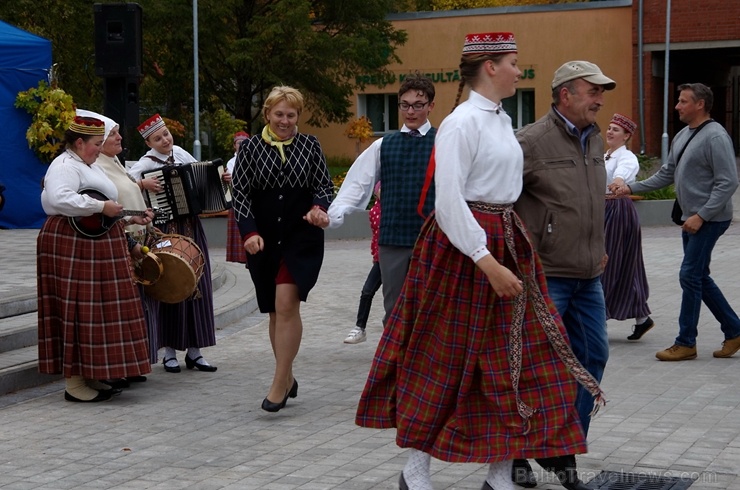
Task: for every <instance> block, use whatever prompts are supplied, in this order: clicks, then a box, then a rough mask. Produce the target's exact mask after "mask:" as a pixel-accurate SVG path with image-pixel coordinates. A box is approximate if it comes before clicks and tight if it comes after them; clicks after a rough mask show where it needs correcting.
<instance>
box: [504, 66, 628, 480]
mask: <svg viewBox="0 0 740 490" xmlns="http://www.w3.org/2000/svg"><path fill="white" fill-rule="evenodd" d="M616 85H617V84H616V83H615V82H614V80H612V79H610V78H608V77H606V76H605V75H604V74H603V73H602V72H601V69H600V68H599V67H598V66H596V65H595V64H593V63H590V62H588V61H569V62H567V63H565V64H563V65H562V66H561V67H560V68H558V69H557V71H556V72H555V77H554V79H553V81H552V84H551V87H552V98H553V105H552V108H551V109H550V112H548V114H547V115H545V116H544V117H542V118H540V119H539V120H537V121H536V122H534V123H533V124H530V125H529V126H527V127H525V128H523V129H521V130H520V131H519V132H518V133H517V140H519V143H520V144H521V146H522V150H523V151H524V187H523V189H522V194H521V196H520V197H519V200H518V201H517V203H516V211H517V213H518V214H519V215H520V216H521V218H522V219H523V220H524V222H525V224H526V225H527V229H528V231H529V232H530V236H531V238H532V242H533V245H534V247H535V248H536V250H537V252H538V253H539V255H540V258H541V259H542V265H543V266H544V269H545V275H546V276H547V287H548V290H549V293H550V298H551V299H552V300H553V302H554V303H555V306H556V307H557V309H558V312H559V313H560V316H561V317H562V318H563V323H564V324H565V328H566V330H567V331H568V336H569V337H570V341H571V345H572V348H573V352H574V353H575V355H576V356H577V357H578V360H579V361H580V362H581V364H583V366H584V367H585V368H586V369H587V370H588V371H589V372H590V373H591V374H592V375H593V376H594V378H596V379H597V380H598V381H601V378H602V376H603V374H604V368H605V366H606V361H607V359H608V357H609V339H608V337H607V333H606V308H605V304H604V292H603V290H602V288H601V281H600V276H601V273H602V272H603V270H604V265H605V263H606V249H605V246H604V192H605V189H606V167H605V165H604V142H603V140H602V139H601V136H600V135H599V133H600V130H599V127H598V126H597V125H596V114H597V113H598V111H599V110H600V109H601V106H602V105H603V102H604V91H606V90H612V89H614V88H615V87H616ZM593 403H594V401H593V398H592V397H591V395H590V394H589V393H588V391H586V390H585V389H583V387H580V386H579V392H578V398H577V400H576V407H577V409H578V414H579V415H580V418H581V423H582V425H583V430H584V432H585V433H588V426H589V422H590V420H591V416H590V414H591V411H592V410H593ZM538 463H540V465H541V466H542V467H543V468H545V469H546V470H549V471H555V472H556V473H557V476H558V479H559V480H560V483H561V484H562V485H563V486H564V487H565V488H568V489H570V490H580V489H586V488H588V487H586V486H585V485H584V484H583V483H582V482H581V481H580V480H579V478H578V474H577V472H576V460H575V455H570V456H562V457H558V458H547V459H542V460H538ZM513 471H514V474H513V475H512V476H513V478H514V481H515V482H517V483H520V484H522V485H523V486H534V485H535V484H536V482H535V481H534V474H533V473H531V470H529V464H528V463H527V462H526V461H525V460H515V462H514V469H513ZM522 477H524V478H522Z"/></svg>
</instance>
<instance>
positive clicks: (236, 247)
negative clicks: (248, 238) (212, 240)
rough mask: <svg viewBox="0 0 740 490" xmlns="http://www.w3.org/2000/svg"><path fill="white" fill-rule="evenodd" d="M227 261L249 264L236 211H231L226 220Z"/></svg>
mask: <svg viewBox="0 0 740 490" xmlns="http://www.w3.org/2000/svg"><path fill="white" fill-rule="evenodd" d="M226 220H227V224H226V261H227V262H239V263H240V264H246V263H247V251H246V250H244V241H243V240H242V235H241V233H239V226H237V224H236V216H234V209H233V208H232V209H229V217H228V218H226Z"/></svg>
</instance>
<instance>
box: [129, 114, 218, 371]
mask: <svg viewBox="0 0 740 490" xmlns="http://www.w3.org/2000/svg"><path fill="white" fill-rule="evenodd" d="M138 129H139V133H141V136H143V137H144V141H145V142H146V144H147V146H148V147H149V148H150V150H149V151H148V152H147V153H146V154H145V155H144V156H143V157H141V159H140V160H139V161H138V162H136V163H135V164H134V165H133V166H132V167H131V168H130V169H129V171H128V173H129V175H131V177H133V178H134V179H136V180H137V183H138V184H139V186H140V187H142V189H147V190H150V191H153V192H159V191H161V188H160V184H159V182H158V181H157V180H156V179H153V178H147V179H143V180H142V173H143V172H148V171H151V170H158V169H161V168H164V167H165V166H167V165H180V164H183V163H192V162H195V161H197V160H196V159H195V157H194V156H193V155H191V154H190V153H188V152H187V151H185V150H184V149H183V148H181V147H179V146H177V145H175V144H174V140H173V138H172V134H171V133H170V131H169V130H168V129H167V126H166V125H165V123H164V121H163V120H162V118H161V117H160V115H159V114H155V115H154V116H152V117H150V118H149V119H147V120H146V121H144V123H142V124H141V125H140V126H139V128H138ZM161 228H162V232H164V233H165V234H176V235H183V236H186V237H188V238H191V239H192V240H193V241H195V243H196V244H197V245H198V247H200V249H201V251H202V252H203V261H204V265H203V274H202V275H201V276H200V279H199V280H198V283H197V287H196V290H195V293H194V294H193V295H192V296H191V297H190V298H188V299H186V300H184V301H181V302H179V303H175V304H169V303H163V302H161V303H159V318H158V325H159V336H158V339H157V345H159V346H162V347H163V348H164V352H163V356H162V357H163V359H162V364H163V365H164V369H165V371H167V372H168V373H179V372H180V363H179V362H178V361H177V354H176V351H178V350H186V351H187V354H186V355H185V365H186V367H187V368H188V369H193V368H196V369H198V370H199V371H206V372H213V371H215V370H216V366H212V365H211V364H209V363H208V361H206V360H205V359H204V358H203V356H202V354H201V352H200V349H201V348H203V347H210V346H212V345H216V328H215V322H214V318H213V285H212V284H211V259H210V257H209V255H208V240H207V238H206V234H205V231H203V226H202V225H201V223H200V218H199V217H198V216H197V215H192V216H186V217H182V218H175V219H173V220H171V221H169V222H168V223H165V224H164V225H163V226H162V227H161Z"/></svg>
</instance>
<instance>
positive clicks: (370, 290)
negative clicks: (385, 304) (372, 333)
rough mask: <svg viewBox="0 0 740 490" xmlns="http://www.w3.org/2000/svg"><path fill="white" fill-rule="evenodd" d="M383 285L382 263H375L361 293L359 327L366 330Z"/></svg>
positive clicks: (358, 316) (358, 308) (358, 314)
mask: <svg viewBox="0 0 740 490" xmlns="http://www.w3.org/2000/svg"><path fill="white" fill-rule="evenodd" d="M382 283H383V281H382V280H381V276H380V263H379V262H373V267H372V269H370V272H369V273H368V275H367V279H365V285H364V286H362V292H361V293H360V305H359V306H358V307H357V324H356V325H357V326H358V327H360V328H361V329H363V330H365V327H366V326H367V319H368V317H369V316H370V307H371V306H372V305H373V297H374V296H375V293H377V292H378V289H380V285H381V284H382Z"/></svg>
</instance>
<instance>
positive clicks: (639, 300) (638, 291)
mask: <svg viewBox="0 0 740 490" xmlns="http://www.w3.org/2000/svg"><path fill="white" fill-rule="evenodd" d="M604 239H605V241H606V255H607V256H608V257H609V260H608V261H607V263H606V268H605V269H604V273H603V274H602V275H601V285H602V287H603V288H604V300H605V302H606V318H607V319H612V318H613V319H615V320H629V319H631V318H642V317H646V316H648V315H649V314H650V307H648V304H647V300H648V296H649V295H650V288H649V286H648V281H647V275H646V274H645V262H644V261H643V258H642V229H641V228H640V216H639V215H638V214H637V209H635V205H634V203H633V202H632V199H630V198H629V196H624V197H620V198H614V199H607V200H606V212H605V215H604Z"/></svg>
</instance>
